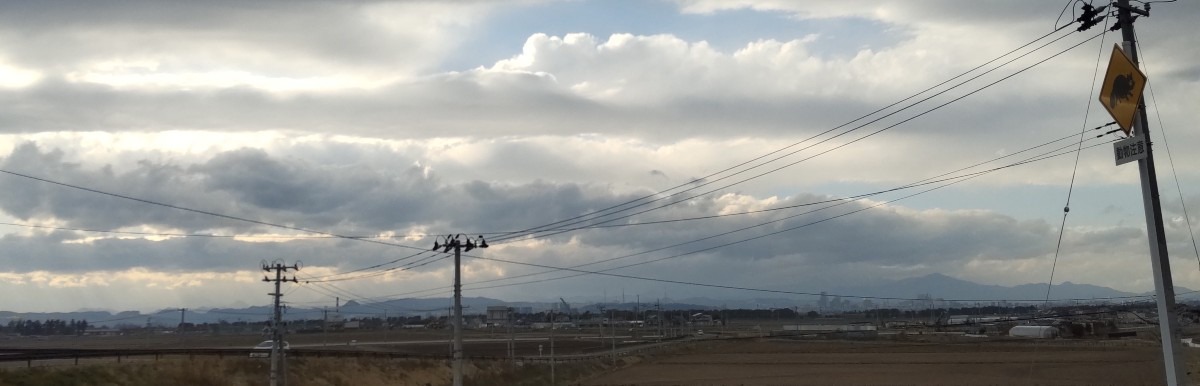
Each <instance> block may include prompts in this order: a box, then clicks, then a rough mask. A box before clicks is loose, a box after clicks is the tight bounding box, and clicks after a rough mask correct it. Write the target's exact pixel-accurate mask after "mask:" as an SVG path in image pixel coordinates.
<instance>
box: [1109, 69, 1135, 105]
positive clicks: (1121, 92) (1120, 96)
mask: <svg viewBox="0 0 1200 386" xmlns="http://www.w3.org/2000/svg"><path fill="white" fill-rule="evenodd" d="M1133 83H1134V80H1133V74H1122V75H1117V77H1116V79H1113V86H1112V91H1110V92H1109V93H1108V107H1109V108H1112V109H1115V108H1117V102H1118V101H1121V100H1128V99H1129V98H1132V97H1133Z"/></svg>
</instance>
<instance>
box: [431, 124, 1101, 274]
mask: <svg viewBox="0 0 1200 386" xmlns="http://www.w3.org/2000/svg"><path fill="white" fill-rule="evenodd" d="M1110 125H1111V124H1109V125H1103V126H1099V127H1097V128H1095V129H1100V128H1104V127H1107V126H1110ZM1103 135H1104V134H1101V135H1100V136H1097V137H1096V138H1099V137H1102V136H1103ZM1074 136H1075V135H1074V134H1072V135H1070V136H1067V137H1065V138H1070V137H1074ZM1060 140H1061V139H1060ZM1060 140H1055V141H1051V142H1047V143H1044V144H1042V145H1038V146H1035V147H1031V148H1028V149H1025V150H1022V151H1019V152H1015V153H1012V154H1009V155H1006V156H1002V157H998V158H995V159H993V160H989V161H984V162H981V163H977V164H976V165H972V166H970V167H967V168H961V169H959V170H956V171H953V172H950V173H944V174H942V175H939V176H935V177H931V178H937V177H942V176H945V175H947V174H951V173H954V172H957V171H961V170H964V169H969V168H971V167H974V166H977V165H981V164H985V163H989V162H993V161H995V160H999V159H1003V158H1007V157H1010V156H1013V155H1017V154H1021V153H1024V152H1026V151H1028V150H1031V149H1036V148H1039V147H1043V146H1045V145H1047V144H1050V143H1054V142H1058V141H1060ZM1105 143H1108V142H1105ZM1071 146H1075V144H1074V143H1072V144H1068V145H1066V146H1062V147H1059V148H1057V149H1053V150H1050V151H1047V152H1044V153H1042V154H1039V155H1036V156H1033V157H1030V158H1027V159H1025V160H1022V161H1019V162H1015V163H1011V164H1007V165H1002V166H998V167H994V168H990V169H986V170H982V171H977V172H972V173H969V174H964V175H959V176H954V177H950V178H942V179H937V180H933V181H929V182H923V181H928V180H929V179H928V178H927V179H926V180H922V181H919V182H923V183H920V184H917V183H913V184H909V185H905V186H919V185H927V184H932V183H939V182H946V181H952V180H957V179H963V178H973V177H976V176H980V175H983V174H987V173H991V172H995V171H999V170H1002V169H1006V168H1009V167H1015V166H1020V165H1024V164H1028V163H1032V162H1037V161H1040V160H1043V159H1047V158H1049V157H1057V156H1061V155H1063V154H1068V153H1061V154H1054V155H1052V156H1047V155H1049V154H1053V153H1054V152H1057V151H1060V150H1063V149H1066V148H1068V147H1071ZM896 190H899V189H898V188H894V189H888V190H884V191H881V192H880V193H882V192H891V191H896ZM876 194H879V193H872V194H864V195H858V196H851V197H850V198H846V199H839V200H827V201H822V202H826V203H828V202H837V203H836V204H832V205H827V206H824V207H821V208H817V209H813V210H810V211H806V212H802V213H797V214H793V215H789V216H786V217H783V218H779V219H774V220H771V221H767V222H763V223H759V224H755V225H750V226H746V227H742V228H738V229H735V230H731V231H726V232H722V233H718V234H714V235H710V236H707V237H703V238H700V239H695V240H691V241H686V242H681V243H677V244H672V245H668V246H665V247H660V248H655V249H651V250H647V251H642V252H638V253H633V254H627V255H623V256H617V257H613V258H607V259H602V260H598V261H593V262H590V263H585V264H579V265H575V266H572V268H580V267H585V266H590V265H595V264H600V263H605V262H609V261H614V260H621V259H625V258H630V257H635V256H640V255H644V254H648V253H653V252H658V251H662V250H666V249H670V248H675V247H680V246H684V245H688V244H693V243H696V242H700V241H704V240H709V239H713V238H717V237H721V236H726V235H729V234H733V233H737V232H741V231H745V230H749V229H753V228H757V227H761V226H765V225H770V224H774V223H778V222H782V221H785V220H788V219H792V218H795V217H798V216H801V215H806V214H811V213H815V212H817V211H821V210H825V209H829V208H832V207H836V206H841V205H845V204H849V203H851V202H854V201H857V200H859V199H862V198H867V197H870V196H873V195H876ZM550 272H554V271H553V270H551V271H542V272H534V273H527V274H521V275H515V276H509V277H504V278H496V279H489V280H484V281H479V282H474V283H470V285H478V284H483V283H489V282H495V281H503V280H514V279H518V278H523V277H529V276H535V275H540V274H545V273H550ZM439 288H440V287H439ZM484 288H492V287H484ZM471 289H483V288H471ZM431 290H432V289H431Z"/></svg>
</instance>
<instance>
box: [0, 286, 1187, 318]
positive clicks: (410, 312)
mask: <svg viewBox="0 0 1200 386" xmlns="http://www.w3.org/2000/svg"><path fill="white" fill-rule="evenodd" d="M1175 291H1176V293H1177V294H1183V295H1192V297H1193V298H1194V297H1197V296H1200V293H1195V292H1194V291H1192V290H1189V289H1187V288H1183V287H1176V288H1175ZM827 292H828V293H829V294H830V297H833V296H836V295H843V296H844V295H855V296H873V297H888V298H904V299H911V298H916V297H918V296H919V295H921V294H928V295H929V296H930V297H932V298H934V299H939V298H940V299H947V300H956V299H957V300H966V301H964V303H968V302H974V301H979V302H985V301H999V300H1008V301H1017V302H1030V301H1041V300H1042V299H1045V297H1046V284H1045V283H1041V284H1038V283H1033V284H1022V285H1017V286H1011V287H1009V286H1000V285H989V284H979V283H974V282H971V281H967V280H962V279H958V278H954V277H950V276H946V275H942V274H937V273H935V274H930V275H925V276H921V277H914V278H907V279H902V280H897V281H893V282H888V283H881V284H876V285H871V286H860V287H842V288H830V289H828V290H827ZM1147 295H1153V292H1149V293H1141V294H1136V293H1131V292H1124V291H1119V290H1115V289H1112V288H1108V287H1103V286H1098V285H1092V284H1075V283H1071V282H1064V283H1062V284H1055V285H1054V287H1053V288H1051V291H1050V300H1051V301H1063V300H1064V299H1072V300H1079V301H1087V300H1090V299H1097V300H1102V299H1112V300H1114V301H1120V300H1123V299H1122V298H1128V297H1137V296H1147ZM1113 298H1117V299H1113ZM1140 299H1144V300H1149V298H1145V297H1143V298H1140ZM1185 299H1187V297H1186V296H1180V300H1185ZM817 300H818V299H817V297H815V296H812V297H802V298H800V299H796V298H742V299H712V298H706V297H690V298H686V299H661V300H660V301H659V300H656V301H659V302H660V304H659V305H660V306H661V307H662V309H663V310H666V311H673V310H701V309H709V310H713V309H764V308H792V307H796V306H799V307H801V308H806V307H811V306H812V305H814V304H815V303H816V302H817ZM845 300H850V301H853V302H855V303H858V302H859V300H858V299H854V298H849V297H847V298H845ZM1135 300H1136V299H1135ZM873 302H874V303H875V305H876V306H877V307H883V306H888V303H889V302H887V301H879V300H875V301H873ZM462 303H463V307H464V308H465V309H464V313H466V314H467V315H479V314H483V313H484V312H485V311H486V310H487V308H488V307H491V306H508V307H529V308H531V309H532V310H533V311H534V312H541V311H545V310H548V309H552V308H553V309H557V308H558V304H559V303H558V302H556V301H546V302H506V301H503V300H499V299H492V298H486V297H464V298H463V300H462ZM450 306H451V299H450V298H420V299H394V300H389V301H386V302H380V303H360V302H357V301H347V302H346V303H344V304H342V305H341V306H340V307H337V308H335V307H308V308H304V307H288V308H287V309H286V311H285V312H284V319H287V320H300V319H309V320H315V319H321V318H322V317H323V315H325V314H326V313H328V314H329V315H330V316H333V315H335V314H340V315H341V316H342V317H344V318H347V319H350V318H366V317H381V316H383V315H384V313H385V312H386V313H387V315H388V316H425V315H434V316H441V315H446V314H447V313H448V311H449V308H450ZM890 306H897V304H894V303H893V304H891V305H890ZM571 307H572V308H573V309H574V310H576V311H578V312H589V311H590V312H593V313H596V312H599V311H600V307H604V308H605V309H621V310H633V309H635V308H638V307H640V308H641V309H643V310H649V309H654V307H655V303H654V302H650V301H647V302H642V303H637V302H626V303H586V302H572V303H571ZM180 316H181V315H180V312H179V310H178V309H164V310H161V311H158V312H152V313H148V314H143V313H140V312H137V311H122V312H116V313H113V312H110V311H98V310H80V311H76V312H30V313H18V312H11V311H0V324H7V323H8V322H9V321H13V320H46V319H60V320H72V319H74V320H87V321H88V322H89V323H92V324H93V325H97V326H103V325H107V326H116V325H135V326H144V325H146V324H150V325H155V326H167V327H174V326H175V325H177V324H178V323H179V320H180V319H179V318H180ZM183 316H184V318H185V320H186V321H187V322H189V323H214V322H219V321H222V320H223V321H228V322H236V321H249V322H259V321H266V320H267V319H269V318H270V316H271V307H270V306H266V305H262V306H248V307H227V308H211V309H204V308H193V309H189V310H188V311H187V312H186V313H185V314H184V315H183Z"/></svg>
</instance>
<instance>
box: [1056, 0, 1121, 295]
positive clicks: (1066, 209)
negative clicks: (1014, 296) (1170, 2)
mask: <svg viewBox="0 0 1200 386" xmlns="http://www.w3.org/2000/svg"><path fill="white" fill-rule="evenodd" d="M1109 5H1111V3H1110V4H1109ZM1107 33H1108V18H1107V17H1105V18H1104V26H1103V28H1102V29H1101V32H1100V49H1099V51H1098V52H1097V53H1096V65H1095V66H1094V67H1093V70H1092V85H1091V88H1089V89H1088V93H1087V95H1088V98H1086V99H1087V107H1086V108H1084V110H1083V124H1082V125H1081V126H1082V127H1080V131H1079V137H1080V138H1081V139H1082V138H1083V137H1084V135H1085V134H1086V133H1087V120H1088V116H1089V115H1090V114H1091V111H1092V98H1091V96H1092V95H1094V94H1095V93H1096V79H1097V78H1098V77H1099V76H1100V59H1101V58H1103V57H1104V36H1105V35H1106V34H1107ZM1079 146H1080V147H1082V146H1083V142H1082V141H1080V142H1079ZM1080 154H1082V152H1080V151H1076V152H1075V162H1074V163H1073V164H1072V165H1071V181H1070V183H1068V184H1067V197H1066V203H1065V204H1063V215H1062V223H1061V224H1059V226H1058V240H1057V241H1056V242H1055V244H1054V259H1053V260H1052V261H1051V263H1050V280H1048V281H1047V282H1046V299H1047V300H1046V301H1047V302H1049V299H1050V290H1051V288H1053V287H1054V271H1055V270H1056V269H1057V268H1058V256H1059V253H1060V252H1062V239H1063V234H1065V233H1066V230H1067V216H1068V215H1069V214H1070V213H1071V195H1072V193H1074V191H1075V176H1076V173H1077V172H1078V171H1079V156H1080Z"/></svg>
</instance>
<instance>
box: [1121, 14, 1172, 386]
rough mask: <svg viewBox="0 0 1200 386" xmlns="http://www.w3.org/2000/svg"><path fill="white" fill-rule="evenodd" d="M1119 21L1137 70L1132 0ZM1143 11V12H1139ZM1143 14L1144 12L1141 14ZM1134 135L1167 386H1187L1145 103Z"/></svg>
mask: <svg viewBox="0 0 1200 386" xmlns="http://www.w3.org/2000/svg"><path fill="white" fill-rule="evenodd" d="M1116 7H1117V20H1118V21H1117V22H1118V23H1120V25H1121V36H1122V37H1123V38H1124V42H1123V43H1122V45H1123V46H1124V47H1122V48H1123V49H1124V51H1125V54H1126V55H1127V56H1128V57H1129V60H1130V61H1131V62H1133V65H1134V66H1135V68H1136V67H1137V65H1138V56H1137V44H1136V43H1135V39H1136V37H1135V36H1136V35H1135V34H1134V31H1133V19H1134V18H1133V15H1132V13H1133V7H1131V6H1130V5H1129V0H1117V4H1116ZM1138 11H1141V10H1138ZM1139 13H1141V12H1139ZM1133 126H1134V130H1136V132H1135V133H1134V135H1139V136H1141V137H1142V138H1143V139H1144V140H1145V141H1146V157H1145V158H1143V159H1140V160H1138V169H1139V171H1140V172H1141V180H1142V200H1143V205H1144V207H1145V211H1146V234H1147V238H1148V239H1149V242H1150V259H1151V260H1150V261H1151V265H1152V266H1153V268H1154V290H1155V293H1156V294H1157V302H1158V328H1159V336H1160V337H1161V338H1162V350H1163V365H1164V366H1165V367H1166V379H1167V385H1171V386H1178V385H1186V384H1187V369H1186V368H1185V366H1186V362H1184V361H1183V360H1182V356H1181V355H1180V348H1181V347H1180V346H1181V345H1182V343H1181V342H1180V340H1179V326H1178V319H1177V318H1176V315H1175V285H1174V283H1173V281H1172V279H1171V261H1170V259H1169V257H1168V254H1167V238H1166V235H1165V234H1164V233H1163V219H1162V205H1161V204H1160V203H1159V200H1158V177H1157V175H1156V174H1155V172H1154V149H1153V148H1154V147H1153V146H1152V144H1151V142H1150V131H1149V129H1148V125H1147V124H1146V103H1145V102H1144V101H1142V99H1141V98H1139V99H1138V101H1137V115H1136V116H1135V117H1134V121H1133Z"/></svg>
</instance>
